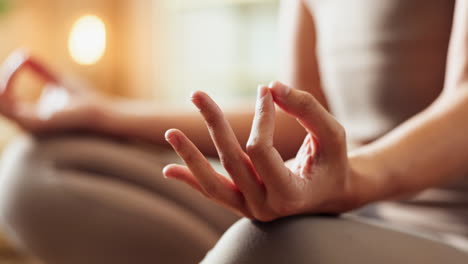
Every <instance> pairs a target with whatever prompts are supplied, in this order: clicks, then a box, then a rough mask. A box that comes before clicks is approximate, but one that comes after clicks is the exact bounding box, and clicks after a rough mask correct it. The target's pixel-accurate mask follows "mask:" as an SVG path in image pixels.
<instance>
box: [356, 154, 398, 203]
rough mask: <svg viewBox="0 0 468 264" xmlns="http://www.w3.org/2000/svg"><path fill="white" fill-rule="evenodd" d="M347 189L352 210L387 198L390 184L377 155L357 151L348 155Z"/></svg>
mask: <svg viewBox="0 0 468 264" xmlns="http://www.w3.org/2000/svg"><path fill="white" fill-rule="evenodd" d="M348 160H349V181H350V183H349V186H350V187H349V188H350V194H351V196H352V197H351V200H352V201H353V203H354V208H358V207H362V206H364V205H366V204H369V203H372V202H376V201H380V200H384V199H386V198H389V196H391V193H392V191H391V190H392V189H393V188H392V182H390V181H389V180H388V179H389V177H387V176H386V175H387V173H386V172H385V171H386V170H385V169H384V168H385V166H383V164H384V163H383V161H382V160H380V159H379V157H378V155H375V154H373V153H371V152H370V151H366V150H358V151H355V152H352V153H349V155H348Z"/></svg>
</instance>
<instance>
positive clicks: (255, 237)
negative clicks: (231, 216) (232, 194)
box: [202, 216, 468, 264]
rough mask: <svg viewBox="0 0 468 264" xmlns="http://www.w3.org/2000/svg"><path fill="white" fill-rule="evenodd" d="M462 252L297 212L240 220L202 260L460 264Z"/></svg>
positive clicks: (372, 226) (369, 225) (376, 227)
mask: <svg viewBox="0 0 468 264" xmlns="http://www.w3.org/2000/svg"><path fill="white" fill-rule="evenodd" d="M466 245H467V244H464V246H466ZM465 250H466V248H465ZM467 252H468V251H464V250H461V249H457V248H456V247H455V246H454V245H449V244H447V243H442V242H441V241H437V240H435V239H434V238H430V237H426V236H421V235H416V234H414V233H410V232H407V231H403V230H399V229H394V228H389V227H385V226H382V225H380V224H377V223H373V222H369V221H364V220H362V219H359V218H355V217H341V218H332V217H316V216H299V217H290V218H285V219H280V220H278V221H274V222H271V223H259V222H254V221H250V220H247V219H242V220H240V221H238V222H237V223H236V224H234V225H233V226H232V227H231V228H230V229H229V230H228V231H227V232H226V233H225V234H224V235H223V237H222V238H221V239H220V240H219V242H218V243H217V245H216V246H215V247H214V248H213V249H212V250H211V251H210V253H209V254H208V255H207V256H206V257H205V259H204V260H203V261H202V263H203V264H214V263H216V264H234V263H235V264H254V263H269V264H281V263H295V264H302V263H303V264H306V263H307V264H314V263H319V264H322V263H326V264H341V263H348V264H362V263H381V264H398V263H426V264H436V263H460V264H461V263H466V262H467V261H468V253H467Z"/></svg>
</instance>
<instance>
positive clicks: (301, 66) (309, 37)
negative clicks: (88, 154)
mask: <svg viewBox="0 0 468 264" xmlns="http://www.w3.org/2000/svg"><path fill="white" fill-rule="evenodd" d="M282 10H283V15H282V16H283V18H285V19H283V21H284V26H283V32H285V34H284V36H283V37H282V38H281V39H282V40H283V42H284V43H288V45H287V46H286V47H285V48H283V49H282V50H283V51H284V53H285V54H287V56H284V65H285V71H284V74H283V77H284V78H285V79H286V80H287V81H288V82H289V83H290V84H291V85H294V86H295V87H298V88H299V89H302V90H305V91H308V92H310V93H313V94H315V95H316V96H317V98H321V99H320V100H321V103H322V104H324V105H325V104H326V102H325V99H324V97H323V94H322V93H321V90H320V81H319V78H318V71H317V63H316V58H315V48H314V47H315V32H314V30H313V29H314V27H313V21H312V18H311V16H310V14H309V13H308V11H307V9H306V7H305V5H304V4H303V3H302V2H301V1H300V0H294V1H285V4H284V5H283V8H282ZM303 54H306V56H303ZM22 55H24V57H25V58H26V61H29V60H28V59H27V56H26V55H25V54H22ZM11 64H12V63H11V61H7V62H6V63H5V64H4V69H3V70H6V72H7V75H10V76H11V78H7V79H6V80H7V81H6V83H3V85H2V82H0V113H2V114H3V115H5V116H7V117H9V118H10V119H12V120H13V121H15V122H16V123H17V124H19V125H20V126H21V127H23V128H24V129H26V130H28V131H30V132H32V133H50V132H57V131H64V130H76V129H80V130H87V131H92V132H99V133H104V134H112V135H115V136H120V137H129V138H138V139H142V140H146V141H150V142H153V143H155V144H160V145H166V142H165V140H164V132H165V131H166V130H167V129H169V128H172V127H179V128H180V129H182V130H183V131H185V132H186V133H187V134H188V135H189V136H190V137H191V138H192V139H193V140H194V142H195V143H196V144H197V145H198V146H200V149H201V151H202V152H203V153H205V154H207V155H216V151H215V148H214V145H213V143H212V142H211V140H210V138H209V135H208V131H207V129H206V128H205V126H204V125H203V119H202V118H200V117H199V115H198V113H197V112H195V111H184V110H181V109H174V108H167V107H158V106H155V105H154V103H152V102H138V101H134V102H131V101H123V100H114V99H108V98H105V97H103V96H97V95H96V96H94V95H93V96H89V95H90V92H89V91H87V92H86V93H83V92H79V91H75V92H74V93H73V96H70V102H69V103H68V105H67V106H66V107H65V108H64V109H59V110H58V111H57V112H56V113H55V114H54V115H51V116H50V117H49V118H47V119H44V118H40V117H39V116H38V113H37V109H36V108H35V107H34V106H27V109H28V111H19V109H20V108H25V107H23V106H26V105H25V104H22V102H20V101H19V100H17V99H15V98H11V97H10V96H7V95H8V94H9V90H11V86H12V85H11V83H12V82H13V79H14V78H13V77H14V76H16V74H11V69H10V68H11V67H9V66H10V65H11ZM13 65H16V64H15V63H13ZM41 68H42V67H41ZM18 69H19V68H18V67H14V70H13V73H16V71H17V70H18ZM36 69H37V67H36ZM4 80H5V79H4ZM0 81H1V80H0ZM68 86H69V85H63V87H65V88H69V87H68ZM70 86H71V85H70ZM2 87H3V88H2ZM78 90H79V89H78ZM17 101H18V102H17ZM13 105H15V108H14V109H13V107H12V106H13ZM9 106H11V107H9ZM226 118H227V119H228V120H229V122H230V123H231V124H232V127H233V129H234V131H235V132H236V136H237V139H238V140H239V142H240V143H241V145H242V146H245V143H246V142H247V137H248V135H249V132H250V125H251V121H252V119H253V107H248V106H240V107H237V108H236V109H232V110H227V111H226ZM276 121H277V124H276V127H277V129H276V134H277V137H275V146H276V147H277V148H278V150H279V151H280V153H281V155H282V156H283V157H285V158H290V157H292V156H293V155H294V154H295V152H296V151H297V149H298V147H299V145H300V144H301V141H302V139H303V138H304V136H305V131H304V129H303V128H302V127H301V126H299V125H298V124H297V122H296V121H295V120H294V118H291V117H289V116H287V115H285V114H284V113H278V115H277V118H276Z"/></svg>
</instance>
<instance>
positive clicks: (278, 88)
mask: <svg viewBox="0 0 468 264" xmlns="http://www.w3.org/2000/svg"><path fill="white" fill-rule="evenodd" d="M271 89H272V91H273V94H274V95H276V96H279V97H285V96H287V95H288V93H289V91H290V90H291V88H290V87H289V86H287V85H284V84H282V83H280V82H275V83H274V85H273V87H272V88H271Z"/></svg>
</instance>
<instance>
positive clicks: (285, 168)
mask: <svg viewBox="0 0 468 264" xmlns="http://www.w3.org/2000/svg"><path fill="white" fill-rule="evenodd" d="M192 101H193V103H194V104H195V105H196V106H197V107H198V108H199V110H200V112H201V114H202V115H203V117H204V119H205V121H206V124H207V126H208V129H209V131H210V135H211V137H212V139H213V141H214V143H215V145H216V149H217V151H218V154H219V157H220V160H221V162H222V164H223V166H224V168H225V169H226V171H227V172H228V173H229V175H230V178H231V179H232V180H231V179H229V178H227V177H225V176H223V175H220V174H218V173H217V172H215V170H214V169H213V168H212V167H211V166H210V164H209V163H208V161H207V160H206V158H205V157H204V156H203V155H202V154H201V152H200V151H199V150H198V149H197V147H196V146H195V145H194V144H193V143H192V142H191V141H190V140H189V139H188V138H187V137H186V136H185V135H184V134H183V133H182V132H181V131H179V130H176V129H171V130H169V131H167V133H166V139H167V141H168V142H169V143H170V144H171V145H172V147H173V148H174V150H175V151H176V152H177V154H178V155H179V156H180V157H181V158H182V159H183V160H184V161H185V163H186V165H187V167H185V166H181V165H175V164H171V165H168V166H166V167H165V168H164V175H165V176H166V177H169V178H175V179H178V180H181V181H183V182H185V183H187V184H189V185H190V186H192V187H193V188H195V189H196V190H198V191H200V192H201V193H202V194H204V195H205V196H206V197H208V198H209V199H211V200H214V201H215V202H218V203H220V204H222V205H224V206H227V207H229V208H231V209H232V210H234V211H235V212H238V213H240V214H242V215H244V216H246V217H249V218H253V219H257V220H260V221H270V220H274V219H276V218H279V217H283V216H288V215H294V214H304V213H339V212H344V211H347V210H350V209H352V208H354V207H355V206H357V203H356V200H355V194H354V192H355V190H354V187H355V186H354V184H353V180H354V177H353V172H352V170H351V168H350V166H349V164H348V158H347V151H346V140H345V133H344V129H343V128H342V126H341V125H340V124H339V123H338V122H337V121H336V120H335V119H334V118H333V117H332V116H331V115H330V114H329V113H328V112H327V111H326V110H325V109H324V108H323V107H322V106H321V105H320V104H319V103H318V102H317V101H316V100H315V98H314V97H313V96H312V95H311V94H309V93H307V92H303V91H299V90H296V89H290V88H289V87H287V86H285V85H283V84H281V83H278V82H276V83H273V84H271V85H270V87H266V86H261V87H259V93H258V98H257V106H256V112H255V118H254V122H253V127H252V130H251V135H250V138H249V141H248V144H247V147H246V152H244V151H243V150H242V148H241V146H240V145H239V143H238V141H237V139H236V137H235V135H234V132H233V130H232V129H231V127H230V125H229V123H228V122H227V121H226V119H225V118H224V116H223V113H222V112H221V110H220V109H219V107H218V106H217V105H216V103H215V102H214V101H213V100H212V99H211V98H210V97H209V96H208V95H206V94H205V93H203V92H196V93H194V94H193V96H192ZM275 103H276V104H277V105H278V106H279V107H280V108H282V109H283V110H284V111H285V112H286V113H288V114H290V115H292V116H293V117H295V118H297V120H298V121H299V123H300V124H301V125H302V126H303V127H304V128H305V129H306V130H307V132H308V135H307V136H306V138H305V140H304V143H303V144H302V146H301V148H300V150H299V152H298V153H297V156H296V158H295V159H292V160H290V161H288V162H286V163H285V162H284V161H283V160H282V158H281V156H280V154H279V153H278V151H277V150H276V149H275V148H274V146H273V130H274V126H275ZM284 136H285V137H287V135H284Z"/></svg>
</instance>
